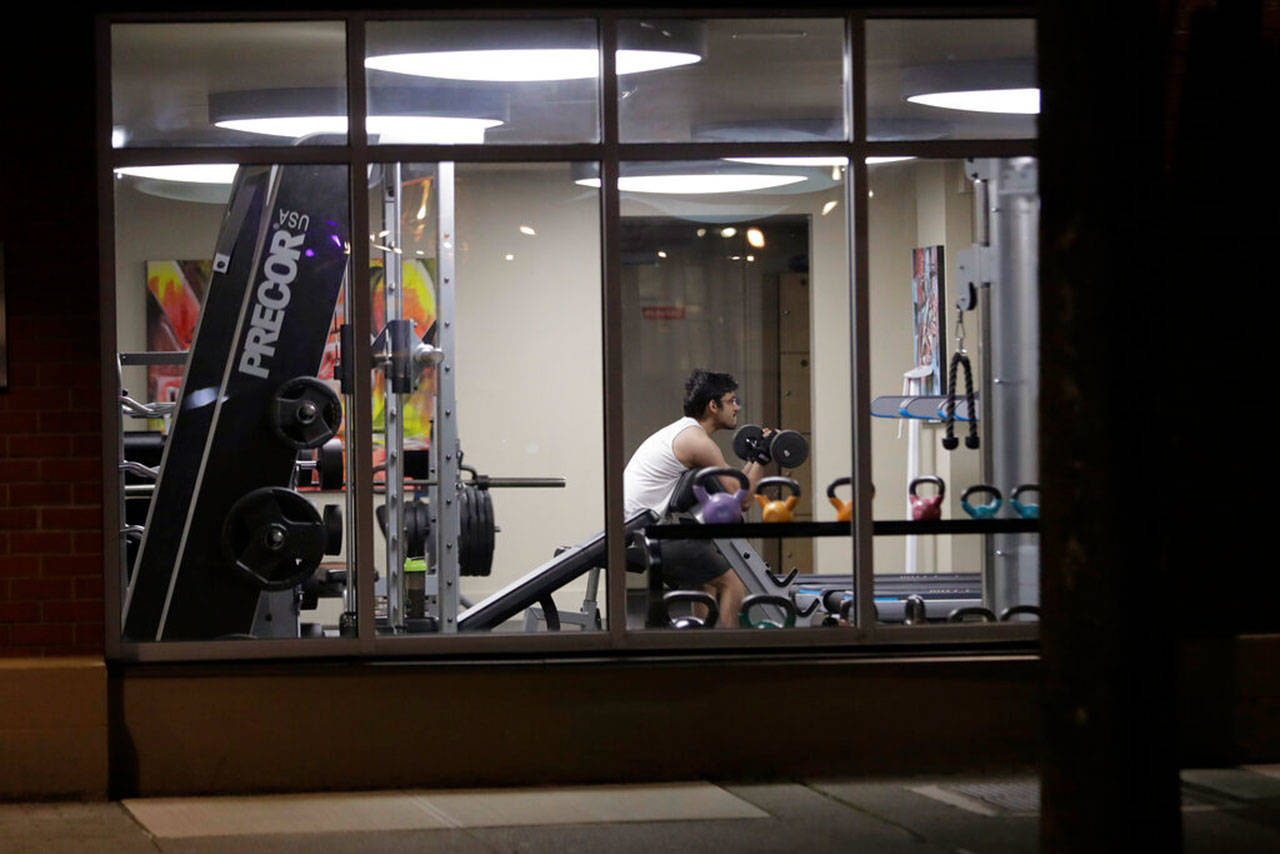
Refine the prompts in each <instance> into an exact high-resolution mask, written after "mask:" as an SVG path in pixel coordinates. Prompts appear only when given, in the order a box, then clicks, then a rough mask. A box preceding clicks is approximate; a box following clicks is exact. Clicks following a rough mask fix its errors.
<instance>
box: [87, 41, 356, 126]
mask: <svg viewBox="0 0 1280 854" xmlns="http://www.w3.org/2000/svg"><path fill="white" fill-rule="evenodd" d="M346 70H347V59H346V27H345V26H344V25H343V23H342V22H341V21H289V22H280V23H227V24H115V25H113V26H112V27H111V103H112V145H113V147H115V148H126V147H130V148H132V147H147V146H189V145H230V146H240V145H295V144H307V143H314V144H337V145H341V144H343V143H345V142H346V129H347V89H346V86H347V82H346V81H347V75H346Z"/></svg>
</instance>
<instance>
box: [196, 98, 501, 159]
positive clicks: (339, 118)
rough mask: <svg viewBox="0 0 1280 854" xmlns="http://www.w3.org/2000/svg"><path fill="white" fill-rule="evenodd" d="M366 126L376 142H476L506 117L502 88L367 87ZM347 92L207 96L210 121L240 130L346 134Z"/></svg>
mask: <svg viewBox="0 0 1280 854" xmlns="http://www.w3.org/2000/svg"><path fill="white" fill-rule="evenodd" d="M368 96H369V97H368V100H369V104H368V107H369V116H368V118H367V119H366V121H365V130H366V131H367V132H368V134H369V136H370V137H372V138H373V140H372V141H374V142H377V143H384V144H385V143H437V144H442V145H466V144H480V143H483V142H484V132H485V131H486V130H488V129H489V128H494V127H498V126H499V125H502V124H504V123H505V121H506V118H507V102H506V99H505V98H504V97H503V96H502V95H501V93H494V92H490V91H485V90H479V89H478V87H475V86H467V85H464V84H443V85H442V86H441V87H439V88H438V89H435V88H430V89H428V88H425V87H424V88H415V87H409V86H376V87H370V89H369V93H368ZM346 114H347V103H346V91H345V90H343V89H337V88H333V87H299V88H294V89H260V90H245V91H235V92H214V93H211V94H210V95H209V121H210V122H212V123H213V125H214V126H216V127H220V128H225V129H227V130H234V131H240V132H243V133H257V134H263V135H265V136H282V137H288V138H290V139H304V138H306V137H311V136H317V135H320V136H324V135H338V136H342V135H345V134H346V133H347V115H346Z"/></svg>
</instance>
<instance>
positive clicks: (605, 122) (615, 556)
mask: <svg viewBox="0 0 1280 854" xmlns="http://www.w3.org/2000/svg"><path fill="white" fill-rule="evenodd" d="M597 34H598V39H599V44H600V51H599V57H600V76H599V78H598V79H599V80H600V88H599V89H598V90H597V91H598V92H599V98H600V133H601V137H602V139H603V151H602V154H603V156H602V157H601V159H600V161H599V164H600V273H601V277H600V284H601V301H602V309H601V320H602V321H603V323H602V324H601V325H602V327H603V328H602V330H601V332H602V354H603V357H604V358H603V366H602V367H603V374H604V395H603V397H604V514H605V520H604V531H605V542H606V544H607V552H606V554H607V555H608V560H607V563H606V567H607V569H606V572H605V582H606V583H605V601H606V602H608V606H609V607H608V614H609V638H610V640H611V643H612V645H614V646H622V645H625V643H626V636H627V567H626V542H625V539H626V531H625V529H624V527H623V524H622V521H623V520H622V516H623V506H622V501H623V499H622V469H623V466H624V465H625V463H624V461H623V459H622V455H623V452H624V450H625V449H624V448H623V430H622V427H623V418H624V415H625V413H624V412H623V394H622V268H621V254H620V253H621V248H620V244H619V240H620V238H621V232H622V226H621V223H620V218H621V216H622V209H621V200H620V198H619V194H618V171H619V161H618V75H617V70H618V69H617V50H618V27H617V20H616V19H615V18H613V17H611V16H602V17H600V18H598V19H597Z"/></svg>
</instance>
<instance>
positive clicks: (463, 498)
mask: <svg viewBox="0 0 1280 854" xmlns="http://www.w3.org/2000/svg"><path fill="white" fill-rule="evenodd" d="M457 501H458V574H459V575H471V574H472V572H471V566H472V562H473V561H474V557H473V555H474V553H475V536H476V520H475V515H474V514H475V510H474V508H473V500H472V494H471V487H470V486H467V485H466V484H464V483H463V484H458V498H457Z"/></svg>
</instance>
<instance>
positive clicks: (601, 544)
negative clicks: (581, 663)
mask: <svg viewBox="0 0 1280 854" xmlns="http://www.w3.org/2000/svg"><path fill="white" fill-rule="evenodd" d="M656 521H658V516H657V514H656V513H654V512H653V511H652V510H641V511H640V512H639V513H636V514H635V515H634V516H631V517H630V518H629V519H627V520H626V522H625V523H624V528H625V530H626V533H627V536H628V539H630V537H631V535H632V534H635V533H637V532H639V531H642V530H644V529H645V528H646V527H648V526H649V525H652V524H653V523H654V522H656ZM607 560H608V555H607V553H606V548H605V535H604V531H601V532H600V533H598V534H596V535H595V536H593V537H591V538H590V539H588V540H585V541H584V542H581V543H579V544H578V545H576V546H570V547H569V548H567V549H565V550H564V551H562V552H561V553H560V554H558V555H556V556H555V557H553V558H551V560H549V561H547V562H546V563H544V564H542V565H541V566H539V567H538V568H537V569H535V570H533V571H532V572H529V573H528V574H526V575H524V576H523V577H521V578H519V579H517V580H515V581H513V582H511V583H510V584H508V585H507V586H506V587H504V588H502V589H501V590H499V591H497V592H496V593H493V594H491V595H489V596H487V597H486V598H484V599H482V600H481V601H479V602H477V603H476V604H474V605H472V606H471V607H470V608H468V609H467V610H465V611H463V612H462V614H460V615H459V616H458V631H460V632H478V631H487V630H489V629H493V628H496V627H497V626H500V625H502V624H503V623H505V622H506V621H507V620H509V619H511V618H512V617H514V616H515V615H516V614H518V613H520V612H521V611H523V610H525V609H526V608H531V607H533V606H535V605H537V606H540V607H541V608H542V613H543V615H544V618H545V619H546V620H547V627H548V628H559V612H558V611H557V610H556V607H555V602H554V601H553V600H552V598H551V594H552V593H554V592H556V591H557V590H559V589H560V588H561V587H563V586H565V585H566V584H568V583H569V582H570V581H573V580H574V579H575V578H578V577H579V576H581V575H583V574H584V573H586V572H588V571H589V570H591V569H593V568H595V567H600V566H604V565H605V563H606V562H607Z"/></svg>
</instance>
